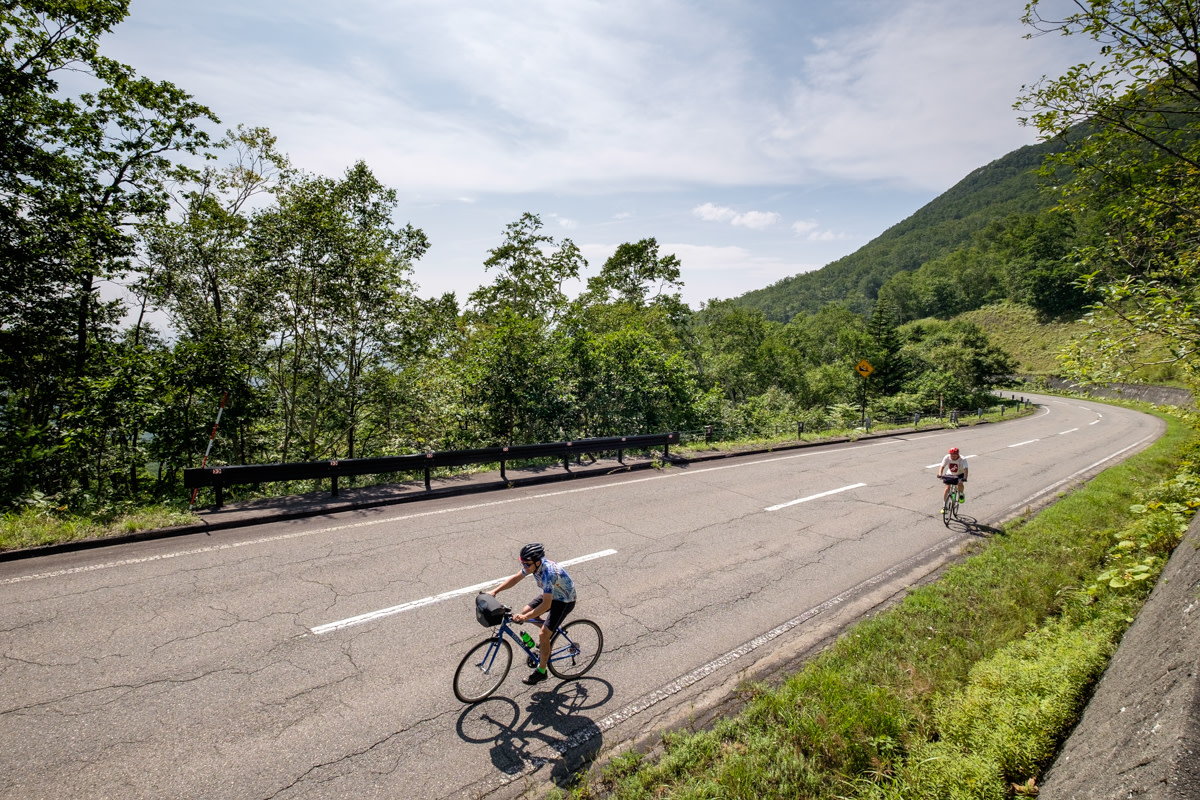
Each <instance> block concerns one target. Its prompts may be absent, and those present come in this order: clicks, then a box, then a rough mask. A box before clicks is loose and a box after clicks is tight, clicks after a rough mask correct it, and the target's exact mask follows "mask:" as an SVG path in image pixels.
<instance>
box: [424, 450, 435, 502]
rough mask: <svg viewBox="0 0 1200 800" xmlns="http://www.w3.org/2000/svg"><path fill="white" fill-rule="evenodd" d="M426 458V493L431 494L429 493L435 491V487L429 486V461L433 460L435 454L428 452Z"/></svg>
mask: <svg viewBox="0 0 1200 800" xmlns="http://www.w3.org/2000/svg"><path fill="white" fill-rule="evenodd" d="M425 458H426V461H425V491H427V492H429V491H432V490H433V487H432V486H430V485H429V461H428V459H431V458H433V453H430V452H426V453H425Z"/></svg>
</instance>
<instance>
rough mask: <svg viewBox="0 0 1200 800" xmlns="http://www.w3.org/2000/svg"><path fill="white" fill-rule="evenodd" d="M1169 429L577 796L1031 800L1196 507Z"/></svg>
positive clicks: (1185, 464)
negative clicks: (710, 719)
mask: <svg viewBox="0 0 1200 800" xmlns="http://www.w3.org/2000/svg"><path fill="white" fill-rule="evenodd" d="M1130 405H1132V404H1130ZM1159 416H1161V417H1163V418H1164V419H1165V420H1166V421H1167V426H1168V427H1167V432H1166V433H1165V434H1164V436H1163V437H1162V438H1160V439H1159V440H1158V442H1156V443H1155V444H1154V445H1152V446H1151V447H1150V448H1149V449H1147V450H1145V451H1143V452H1142V453H1140V454H1137V455H1135V456H1133V457H1131V458H1130V459H1128V460H1127V461H1125V462H1124V463H1122V464H1120V465H1118V466H1115V467H1112V468H1110V469H1108V470H1106V471H1105V472H1103V473H1102V474H1100V475H1099V476H1097V477H1096V478H1095V479H1093V480H1092V481H1090V482H1089V483H1088V484H1087V485H1086V486H1084V487H1082V488H1080V489H1078V490H1077V491H1074V492H1072V493H1070V494H1068V495H1067V496H1065V497H1064V498H1062V499H1061V500H1060V501H1059V502H1057V503H1056V504H1054V505H1053V506H1051V507H1049V508H1047V509H1046V510H1045V511H1043V512H1042V513H1040V514H1038V515H1037V516H1036V517H1034V518H1032V519H1022V520H1018V521H1016V522H1015V523H1013V524H1010V525H1009V526H1008V527H1007V530H1006V531H1005V532H1004V534H1003V535H1000V536H995V537H992V538H991V539H989V540H987V541H986V542H981V543H978V544H977V545H976V546H975V547H974V548H973V553H972V555H971V556H970V557H969V558H967V559H966V560H964V561H963V562H961V563H960V564H958V565H956V566H954V567H953V568H951V569H949V570H947V571H946V573H945V574H944V575H943V576H942V578H941V579H940V580H938V581H936V582H934V583H932V584H929V585H927V586H924V587H921V588H918V589H916V590H914V591H913V592H911V593H910V594H909V595H908V596H907V597H906V598H905V599H904V600H903V601H902V602H900V603H899V604H897V605H896V606H895V607H893V608H892V609H890V610H888V611H886V612H884V613H881V614H880V615H878V616H876V617H874V618H872V619H868V620H865V621H863V622H861V623H859V624H857V625H855V626H854V627H853V628H851V629H850V630H848V631H847V632H846V633H845V634H844V635H843V636H841V637H840V638H839V639H838V641H837V642H836V643H835V644H834V645H832V646H831V647H830V648H828V649H827V650H825V651H824V652H823V653H821V654H820V655H819V656H817V657H816V658H814V659H813V660H812V661H810V662H809V663H808V664H807V665H806V666H805V667H804V668H803V669H801V670H800V671H799V672H798V673H797V674H795V675H792V676H790V677H788V678H787V679H786V680H785V681H784V682H783V683H782V685H780V686H778V687H777V688H772V687H769V686H767V685H761V684H759V685H749V686H746V687H744V695H745V698H746V703H745V707H744V708H743V710H742V711H741V713H739V714H737V715H735V716H729V717H725V718H722V719H720V720H719V721H718V722H717V723H716V724H714V725H713V726H712V727H711V728H710V729H707V730H702V731H697V732H671V733H667V734H664V735H663V737H662V743H661V748H658V749H656V750H655V751H653V752H652V754H643V753H639V752H627V753H625V754H622V755H619V756H617V757H615V758H614V759H613V760H612V761H611V762H610V763H608V764H607V765H606V766H604V767H603V768H602V769H601V770H600V771H599V773H598V775H595V776H591V777H587V776H585V777H583V778H581V783H580V784H579V785H578V786H576V787H575V788H574V789H572V790H570V796H571V797H575V798H593V797H606V798H613V800H650V799H651V798H654V800H661V799H664V798H675V799H678V800H683V799H684V798H686V799H687V800H691V799H692V798H713V797H720V798H731V799H732V798H746V800H750V799H751V798H754V799H755V800H758V799H759V798H814V799H821V800H826V799H827V800H844V799H845V798H852V797H856V798H869V799H870V800H900V798H904V800H913V798H929V800H934V799H935V798H936V799H937V800H943V799H944V798H953V799H954V800H959V799H961V800H977V799H978V800H992V798H996V800H999V798H1007V797H1011V796H1013V795H1014V794H1022V793H1028V794H1033V793H1035V792H1036V781H1037V780H1038V779H1039V777H1040V775H1041V770H1043V769H1044V768H1045V767H1046V766H1048V763H1049V761H1050V759H1051V758H1052V757H1053V754H1054V752H1055V751H1056V748H1057V747H1058V745H1059V744H1060V742H1061V740H1062V738H1063V737H1064V736H1065V735H1066V732H1067V731H1068V730H1069V728H1070V726H1071V725H1072V724H1073V723H1074V721H1075V719H1076V718H1077V715H1078V714H1079V713H1080V711H1081V709H1082V706H1083V704H1084V703H1085V702H1086V699H1087V697H1088V696H1089V695H1090V692H1091V688H1092V685H1093V683H1094V681H1095V680H1096V679H1097V678H1098V676H1099V675H1100V674H1101V672H1102V671H1103V669H1104V666H1105V665H1106V664H1107V661H1108V658H1109V657H1110V655H1111V653H1112V652H1113V650H1114V649H1115V647H1116V643H1117V642H1118V641H1119V639H1120V636H1121V635H1122V634H1123V633H1124V630H1125V628H1126V627H1127V626H1128V624H1129V623H1130V622H1132V618H1133V616H1134V615H1135V614H1136V612H1137V609H1138V608H1140V606H1141V603H1142V602H1143V601H1144V598H1145V596H1146V595H1148V593H1149V591H1150V589H1151V588H1152V586H1153V583H1154V580H1152V578H1156V577H1157V574H1158V572H1159V571H1161V567H1162V565H1163V563H1164V562H1165V558H1166V556H1167V555H1168V554H1169V553H1170V550H1171V549H1172V548H1173V547H1174V544H1175V543H1176V542H1178V539H1179V537H1180V536H1181V534H1182V530H1183V529H1184V528H1185V527H1186V520H1187V519H1188V518H1189V516H1190V513H1191V511H1192V510H1194V509H1195V507H1196V506H1197V505H1200V479H1197V478H1196V476H1195V470H1196V468H1195V462H1196V461H1197V458H1196V456H1197V453H1200V448H1198V447H1197V445H1196V444H1195V434H1194V431H1193V430H1191V429H1190V428H1189V427H1188V425H1186V424H1185V423H1184V421H1183V420H1181V419H1180V418H1179V417H1175V416H1169V415H1166V414H1162V413H1159ZM1181 476H1183V477H1182V478H1181ZM1138 566H1147V567H1148V570H1147V572H1133V571H1131V570H1132V569H1133V568H1134V567H1138ZM1142 575H1144V576H1145V578H1143V579H1139V577H1138V576H1142Z"/></svg>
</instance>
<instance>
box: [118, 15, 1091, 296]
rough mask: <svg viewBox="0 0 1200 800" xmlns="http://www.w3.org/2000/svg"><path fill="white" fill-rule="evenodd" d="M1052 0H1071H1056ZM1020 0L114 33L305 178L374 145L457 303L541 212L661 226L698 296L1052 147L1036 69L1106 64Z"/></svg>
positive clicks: (149, 65) (159, 73)
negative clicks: (975, 174)
mask: <svg viewBox="0 0 1200 800" xmlns="http://www.w3.org/2000/svg"><path fill="white" fill-rule="evenodd" d="M1058 1H1059V3H1060V5H1061V0H1058ZM1049 5H1050V6H1051V7H1053V5H1054V3H1050V4H1049ZM1023 8H1024V3H1023V2H1013V0H836V2H835V1H834V0H822V1H821V2H817V1H815V0H758V1H757V2H750V1H749V0H746V1H744V2H742V1H738V0H727V1H722V0H693V1H691V2H685V1H684V0H603V2H600V1H596V0H583V1H576V0H488V1H487V2H470V1H467V2H459V1H458V0H390V2H383V0H347V1H346V2H343V3H329V2H327V1H326V0H321V1H320V2H317V1H315V0H286V1H285V0H242V2H232V1H231V0H207V1H206V2H204V3H179V2H178V0H132V3H131V8H130V11H131V13H130V17H129V19H127V20H126V21H125V22H124V23H122V24H121V25H120V26H119V27H118V28H117V30H116V32H115V33H114V34H113V35H112V36H111V37H110V38H109V39H108V40H107V41H106V42H105V45H104V52H105V53H106V54H108V55H110V56H112V57H114V58H117V59H118V60H121V61H123V62H125V63H127V64H130V65H131V66H133V67H134V68H136V69H137V70H138V71H139V72H140V73H142V74H144V75H146V76H148V77H152V78H155V79H160V80H170V81H173V82H174V83H176V84H178V85H179V86H180V87H182V88H184V89H185V90H187V91H189V92H191V93H192V94H193V95H194V96H195V97H196V99H198V100H199V101H201V102H203V103H205V104H207V105H209V106H210V107H211V108H212V109H213V110H214V111H215V112H216V113H217V115H218V116H219V117H220V118H221V121H222V124H223V126H226V127H232V126H234V125H237V124H246V125H265V126H267V127H269V128H270V129H271V130H272V132H273V133H275V135H276V136H277V137H278V140H279V146H280V149H281V150H283V151H284V152H286V153H287V154H288V155H289V156H290V157H291V159H292V161H293V163H294V164H295V165H296V166H298V167H300V168H302V169H304V170H306V171H309V172H313V173H320V174H326V175H338V174H340V173H342V172H343V171H344V170H345V169H346V168H347V167H348V166H349V165H350V164H352V163H353V162H355V161H356V160H358V159H363V160H365V161H366V162H367V164H368V165H369V166H370V167H371V168H372V169H373V170H374V172H375V173H376V175H377V176H378V177H379V178H380V179H381V180H383V181H384V182H385V183H386V184H388V185H389V186H391V187H393V188H395V189H396V190H397V191H398V193H399V196H400V205H399V208H398V210H397V221H398V222H400V223H402V224H403V223H411V224H413V225H414V226H416V227H418V228H421V229H423V230H424V231H425V232H426V234H427V235H428V236H429V238H430V241H431V244H432V247H431V249H430V251H429V253H428V254H427V255H426V256H425V257H424V258H423V259H421V261H420V262H418V263H417V265H416V270H415V272H414V276H413V277H414V279H415V281H416V282H417V284H418V285H419V287H420V293H421V294H422V295H426V296H429V295H434V294H440V293H442V292H447V291H453V292H455V293H456V294H457V295H458V297H459V299H460V301H462V300H465V298H466V296H467V295H468V294H469V293H470V292H471V291H473V290H474V289H475V288H476V287H478V286H479V285H481V284H483V283H486V282H488V280H489V278H488V275H487V274H486V272H485V271H484V269H483V266H482V263H483V261H484V259H485V258H486V257H487V251H488V250H489V249H490V248H492V247H495V246H497V245H498V244H500V242H501V241H502V237H503V231H504V227H505V225H507V224H508V223H509V222H512V221H514V220H516V219H517V218H518V217H519V216H520V215H521V214H522V213H523V212H525V211H530V212H533V213H536V214H539V215H540V216H541V218H542V220H543V222H544V223H545V229H544V230H545V232H546V233H548V234H549V235H551V236H554V237H555V238H563V237H569V238H570V239H572V240H573V241H574V242H575V243H576V244H578V245H579V246H580V247H581V248H582V250H583V252H584V254H585V256H586V257H587V259H588V261H589V265H590V267H589V270H588V274H595V272H596V271H598V270H599V268H600V266H601V265H602V264H603V263H604V260H605V259H606V258H607V257H608V256H609V255H611V253H612V252H613V250H615V248H616V246H617V245H618V244H620V243H622V242H627V241H637V240H639V239H643V238H646V237H650V236H653V237H655V238H657V240H658V242H659V244H660V251H661V252H663V253H675V254H676V255H677V256H679V258H680V259H681V261H682V264H683V281H684V284H685V286H684V292H683V297H684V300H685V301H687V302H688V303H689V304H691V305H692V306H693V307H697V306H699V305H700V303H702V302H704V301H707V300H709V299H711V298H726V297H734V296H737V295H739V294H742V293H743V292H746V291H749V290H751V289H757V288H761V287H763V286H766V285H768V284H770V283H772V282H774V281H776V280H779V279H780V278H784V277H787V276H789V275H794V274H796V273H798V272H804V271H808V270H811V269H816V268H819V267H821V266H823V265H825V264H827V263H829V262H830V261H833V260H835V259H837V258H839V257H841V256H843V255H846V254H847V253H850V252H853V251H854V250H856V249H858V248H859V247H861V246H862V245H863V244H865V243H866V242H868V241H870V240H871V239H872V238H874V237H875V236H878V235H879V234H880V233H882V232H883V231H884V230H885V229H886V228H888V227H889V226H891V225H893V224H895V223H896V222H899V221H900V220H902V219H904V218H905V217H907V216H909V215H910V214H912V213H913V212H914V211H916V210H917V209H918V208H920V207H921V206H922V205H924V204H925V203H926V202H928V201H929V200H931V199H932V198H934V197H936V196H937V195H938V194H940V193H941V192H943V191H945V190H946V189H947V188H949V187H950V186H952V185H953V184H954V183H956V182H957V181H958V180H960V179H961V178H963V177H964V176H965V175H966V174H967V173H969V172H970V171H971V170H973V169H975V168H976V167H979V166H982V165H984V164H986V163H988V162H989V161H991V160H993V159H996V158H999V157H1000V156H1002V155H1004V154H1005V153H1007V152H1009V151H1010V150H1013V149H1015V148H1017V147H1019V146H1021V145H1023V144H1030V143H1032V142H1034V141H1035V134H1034V132H1033V131H1032V130H1030V129H1025V128H1021V127H1020V126H1019V125H1018V123H1017V116H1018V114H1017V112H1015V111H1014V110H1013V109H1012V104H1013V102H1014V100H1015V99H1016V97H1017V96H1018V95H1019V94H1020V92H1021V87H1022V85H1026V84H1032V83H1035V82H1036V81H1037V80H1038V79H1039V78H1040V77H1041V76H1042V75H1044V74H1049V75H1058V74H1060V73H1061V72H1062V71H1063V70H1064V68H1065V67H1067V66H1068V65H1070V64H1074V63H1076V62H1078V61H1082V60H1085V59H1086V56H1087V54H1086V52H1085V51H1084V50H1083V49H1082V44H1083V43H1080V42H1075V41H1073V40H1070V39H1063V38H1061V37H1042V38H1037V39H1033V40H1027V39H1025V38H1023V35H1024V34H1025V33H1026V32H1027V31H1026V30H1025V29H1024V28H1023V27H1022V26H1021V24H1020V17H1021V13H1022V10H1023Z"/></svg>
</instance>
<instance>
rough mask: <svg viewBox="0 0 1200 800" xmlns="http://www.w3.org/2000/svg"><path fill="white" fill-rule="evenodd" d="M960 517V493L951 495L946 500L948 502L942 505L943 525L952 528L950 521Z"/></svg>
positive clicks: (955, 492)
mask: <svg viewBox="0 0 1200 800" xmlns="http://www.w3.org/2000/svg"><path fill="white" fill-rule="evenodd" d="M957 516H958V492H957V491H954V492H951V493H950V496H949V497H947V498H946V502H945V503H944V504H943V505H942V524H943V525H945V526H946V527H947V528H949V527H950V520H952V519H954V518H956V517H957Z"/></svg>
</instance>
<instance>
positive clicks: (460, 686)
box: [454, 605, 604, 703]
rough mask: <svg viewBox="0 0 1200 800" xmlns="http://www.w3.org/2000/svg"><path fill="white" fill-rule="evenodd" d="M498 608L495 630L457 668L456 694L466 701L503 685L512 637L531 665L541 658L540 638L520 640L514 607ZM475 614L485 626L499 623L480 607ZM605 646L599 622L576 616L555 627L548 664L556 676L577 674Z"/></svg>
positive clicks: (567, 677) (592, 662) (509, 663)
mask: <svg viewBox="0 0 1200 800" xmlns="http://www.w3.org/2000/svg"><path fill="white" fill-rule="evenodd" d="M497 608H498V609H499V610H501V611H502V614H500V613H497V615H496V616H499V618H500V619H499V624H500V627H499V628H497V629H496V633H495V634H494V635H492V636H489V637H488V638H487V639H484V640H483V641H482V642H480V643H479V644H477V645H475V646H474V647H472V648H471V649H470V651H468V652H467V654H466V655H465V656H463V660H462V661H461V662H459V664H458V669H457V670H456V671H455V672H454V696H455V697H457V698H458V699H459V700H461V701H463V702H464V703H478V702H479V701H480V700H486V699H487V698H488V697H491V696H492V693H493V692H495V691H496V690H497V689H499V688H500V684H501V683H503V682H504V679H505V678H506V677H507V676H508V670H509V669H510V668H511V667H512V659H513V651H512V645H511V644H510V643H509V641H508V640H509V639H511V640H512V641H514V642H516V643H517V647H519V648H521V650H523V651H524V652H525V655H526V657H527V663H528V664H529V668H530V669H535V668H536V667H537V665H538V662H539V660H540V658H539V654H538V641H537V639H536V638H532V637H530V638H529V641H530V643H531V644H526V643H525V642H523V641H521V637H519V636H518V635H517V634H516V633H515V632H514V631H513V620H512V609H511V608H509V607H508V606H502V605H498V606H497ZM476 616H477V617H478V619H479V622H480V624H481V625H484V626H485V627H487V626H490V625H494V624H496V623H495V621H494V619H495V617H487V616H486V615H485V613H484V612H482V610H480V609H478V607H477V611H476ZM485 620H486V621H485ZM525 621H526V622H529V623H531V624H535V625H538V626H539V627H540V626H542V625H544V624H545V623H544V622H543V621H542V620H540V619H530V620H525ZM518 624H523V623H518ZM505 637H507V639H506V638H505ZM603 649H604V633H603V632H602V631H601V630H600V626H599V625H597V624H596V623H594V622H592V621H591V620H590V619H573V620H571V621H570V622H568V623H567V624H565V625H563V626H562V627H560V628H558V629H557V630H555V631H554V636H553V637H552V638H551V639H550V660H549V662H548V663H547V665H546V666H547V667H548V668H549V669H550V673H551V674H552V675H554V676H555V677H556V678H562V679H563V680H570V679H572V678H578V677H581V676H582V675H584V674H586V673H587V671H588V670H590V669H591V668H592V667H593V666H594V665H595V663H596V659H598V658H600V651H601V650H603Z"/></svg>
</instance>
